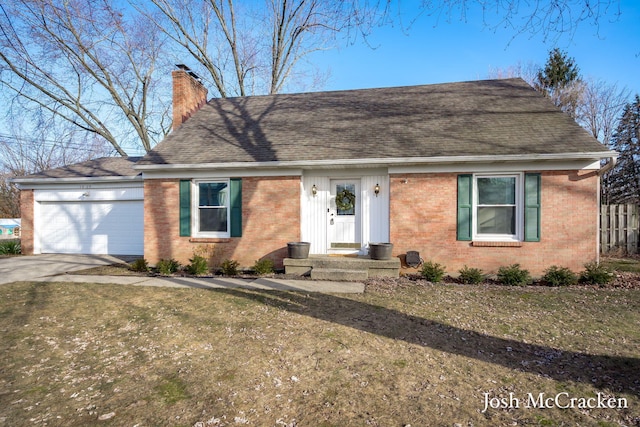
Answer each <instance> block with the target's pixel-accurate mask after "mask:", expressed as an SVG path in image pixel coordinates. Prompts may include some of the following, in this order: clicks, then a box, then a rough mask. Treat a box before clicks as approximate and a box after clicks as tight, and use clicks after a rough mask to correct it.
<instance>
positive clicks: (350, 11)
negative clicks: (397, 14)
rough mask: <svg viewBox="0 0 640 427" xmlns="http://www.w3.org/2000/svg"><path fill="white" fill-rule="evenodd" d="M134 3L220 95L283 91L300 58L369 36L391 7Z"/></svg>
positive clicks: (321, 1)
mask: <svg viewBox="0 0 640 427" xmlns="http://www.w3.org/2000/svg"><path fill="white" fill-rule="evenodd" d="M134 4H135V6H136V8H137V9H138V10H140V11H142V12H143V13H144V14H145V15H146V16H147V17H148V18H149V19H150V20H151V21H152V22H154V24H155V25H156V27H157V28H158V29H160V30H162V31H164V32H165V33H166V34H167V36H168V37H170V38H171V39H172V40H173V41H174V42H176V43H177V44H178V45H179V46H181V47H182V48H183V49H184V50H185V51H186V52H187V53H188V54H190V56H191V57H192V58H193V59H194V60H195V61H196V62H197V63H198V64H199V66H200V67H201V69H202V71H203V72H204V73H205V74H207V76H205V78H206V80H207V81H209V82H210V83H211V84H212V85H213V87H214V89H215V90H216V92H217V94H218V95H219V96H220V97H227V96H238V95H239V96H245V95H251V94H264V93H268V94H274V93H278V92H281V91H282V90H283V88H284V86H285V84H286V83H287V82H288V81H289V80H290V78H291V77H292V75H293V74H295V73H296V72H301V71H300V68H299V67H298V65H299V63H300V61H301V59H302V58H304V57H306V56H307V55H309V54H310V53H312V52H314V51H318V50H323V49H328V48H330V47H332V46H331V43H332V41H333V40H334V39H335V37H336V36H337V35H338V34H340V33H341V32H343V31H344V30H347V29H351V30H357V31H359V32H361V33H367V32H368V31H369V30H370V28H371V26H372V25H373V24H374V23H375V22H376V20H377V19H378V18H380V17H382V16H383V15H384V13H385V10H386V8H385V7H381V5H382V4H386V2H382V1H374V2H373V4H369V3H368V2H367V1H363V2H349V1H343V0H265V1H264V2H259V1H257V2H238V3H234V1H233V0H205V1H202V2H197V3H194V2H188V1H184V0H150V2H141V1H140V2H134ZM149 5H151V6H149Z"/></svg>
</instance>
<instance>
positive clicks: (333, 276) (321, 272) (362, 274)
mask: <svg viewBox="0 0 640 427" xmlns="http://www.w3.org/2000/svg"><path fill="white" fill-rule="evenodd" d="M311 278H312V279H314V280H334V281H338V282H341V281H348V282H355V281H359V280H367V279H368V278H369V273H368V272H367V270H344V269H341V268H314V269H312V270H311Z"/></svg>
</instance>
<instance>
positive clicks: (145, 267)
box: [130, 258, 149, 273]
mask: <svg viewBox="0 0 640 427" xmlns="http://www.w3.org/2000/svg"><path fill="white" fill-rule="evenodd" d="M130 268H131V270H133V271H137V272H138V273H146V272H148V271H149V263H148V262H147V260H146V259H144V258H138V259H137V260H135V261H133V263H131V267H130Z"/></svg>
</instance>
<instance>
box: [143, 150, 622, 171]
mask: <svg viewBox="0 0 640 427" xmlns="http://www.w3.org/2000/svg"><path fill="white" fill-rule="evenodd" d="M614 156H615V157H617V153H615V152H614V151H598V152H587V153H554V154H508V155H484V156H440V157H396V158H384V157H380V158H368V159H367V158H359V159H329V160H290V161H271V162H227V163H187V164H162V165H140V164H137V165H134V167H133V168H134V169H136V170H141V171H154V170H163V171H170V170H190V171H192V172H191V173H193V171H194V170H202V169H261V168H266V169H275V168H306V167H310V168H323V167H324V168H331V169H336V168H339V167H347V166H348V167H366V168H371V167H381V166H385V165H407V164H408V165H420V164H443V163H494V162H526V161H546V160H561V161H562V160H591V161H595V160H601V159H606V158H609V157H614Z"/></svg>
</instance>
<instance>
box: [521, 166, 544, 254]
mask: <svg viewBox="0 0 640 427" xmlns="http://www.w3.org/2000/svg"><path fill="white" fill-rule="evenodd" d="M541 182H542V181H541V177H540V174H539V173H528V174H525V176H524V240H525V242H539V241H540V192H541V191H540V188H541Z"/></svg>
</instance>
